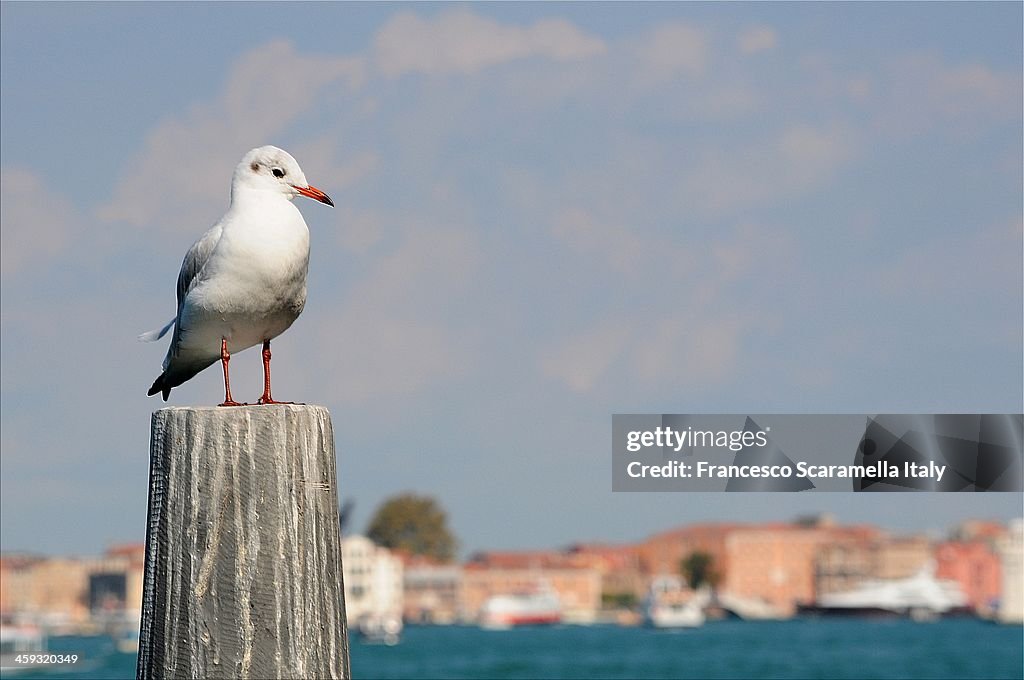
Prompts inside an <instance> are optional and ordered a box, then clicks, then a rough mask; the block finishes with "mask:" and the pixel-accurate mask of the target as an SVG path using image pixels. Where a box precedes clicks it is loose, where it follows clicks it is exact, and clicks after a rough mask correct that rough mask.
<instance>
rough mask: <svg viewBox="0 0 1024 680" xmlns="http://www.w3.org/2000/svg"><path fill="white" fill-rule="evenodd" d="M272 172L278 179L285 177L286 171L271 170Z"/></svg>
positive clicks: (279, 169)
mask: <svg viewBox="0 0 1024 680" xmlns="http://www.w3.org/2000/svg"><path fill="white" fill-rule="evenodd" d="M270 171H271V172H272V173H274V177H277V178H278V179H280V178H282V177H284V170H282V169H281V168H271V169H270Z"/></svg>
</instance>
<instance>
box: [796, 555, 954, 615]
mask: <svg viewBox="0 0 1024 680" xmlns="http://www.w3.org/2000/svg"><path fill="white" fill-rule="evenodd" d="M966 606H967V598H966V597H965V596H964V593H963V591H962V590H961V589H960V586H959V584H957V583H956V582H955V581H945V580H939V579H936V578H935V576H934V567H933V565H927V566H925V567H924V568H923V569H922V570H921V571H919V572H918V573H916V574H914V575H913V576H910V577H907V578H902V579H888V580H880V579H873V580H869V581H865V582H864V584H862V585H861V586H860V587H858V588H855V589H853V590H848V591H845V592H840V593H829V594H827V595H822V596H821V597H820V598H818V604H817V606H816V607H813V608H810V609H812V610H813V611H814V612H816V613H824V614H869V615H870V614H880V615H886V614H888V615H895V616H909V617H911V618H913V619H915V620H918V621H928V620H932V619H934V618H937V617H939V616H942V615H943V614H947V613H949V612H952V611H956V610H961V609H963V608H965V607H966Z"/></svg>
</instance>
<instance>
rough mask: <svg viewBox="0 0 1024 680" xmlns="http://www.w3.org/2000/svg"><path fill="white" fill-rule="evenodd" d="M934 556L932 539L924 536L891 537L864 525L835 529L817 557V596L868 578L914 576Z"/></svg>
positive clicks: (847, 588)
mask: <svg viewBox="0 0 1024 680" xmlns="http://www.w3.org/2000/svg"><path fill="white" fill-rule="evenodd" d="M932 557H933V548H932V545H931V541H929V540H928V539H927V538H926V537H923V536H911V537H892V536H889V535H887V534H884V533H882V532H880V531H877V530H870V529H868V528H865V527H859V528H857V529H855V530H853V529H848V530H846V531H843V532H838V533H837V532H832V535H831V537H830V540H828V541H826V542H825V543H823V544H822V545H821V547H820V548H819V550H818V554H817V555H816V558H815V567H814V569H815V576H814V579H815V587H814V592H815V597H816V598H817V597H821V596H822V595H831V594H833V593H841V592H845V591H849V590H854V589H856V588H858V587H860V586H861V585H863V584H864V582H865V581H868V580H876V579H902V578H907V577H909V576H913V575H914V574H916V573H918V572H919V571H921V570H922V569H925V568H927V567H928V566H929V565H930V563H931V561H932Z"/></svg>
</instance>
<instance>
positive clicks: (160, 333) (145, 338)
mask: <svg viewBox="0 0 1024 680" xmlns="http://www.w3.org/2000/svg"><path fill="white" fill-rule="evenodd" d="M175 321H177V319H171V320H170V321H168V322H167V325H166V326H164V327H163V328H159V329H154V330H151V331H146V332H145V333H143V334H142V335H140V336H139V342H155V341H157V340H159V339H160V338H162V337H164V336H165V335H167V331H169V330H171V327H172V326H174V322H175ZM150 394H155V393H154V392H150Z"/></svg>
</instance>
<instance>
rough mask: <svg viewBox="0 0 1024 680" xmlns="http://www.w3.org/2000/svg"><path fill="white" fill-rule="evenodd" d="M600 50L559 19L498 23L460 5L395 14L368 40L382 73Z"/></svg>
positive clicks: (433, 71) (470, 69)
mask: <svg viewBox="0 0 1024 680" xmlns="http://www.w3.org/2000/svg"><path fill="white" fill-rule="evenodd" d="M605 50H606V47H605V44H604V42H603V41H601V39H600V38H597V37H595V36H592V35H588V34H587V33H585V32H583V31H582V30H580V29H579V28H578V27H576V26H575V25H573V24H571V23H569V22H568V21H565V20H562V19H545V20H542V21H538V22H537V23H535V24H533V25H532V26H529V27H520V26H509V25H503V24H500V23H498V22H496V21H494V20H492V19H488V18H485V17H482V16H479V15H476V14H473V13H472V12H469V11H466V10H456V11H454V12H445V13H443V14H441V15H440V16H438V17H436V18H435V19H433V20H431V19H422V18H420V17H419V16H417V15H416V14H413V13H411V12H403V13H400V14H397V15H396V16H394V17H393V18H392V19H390V20H389V21H388V22H387V24H385V25H384V26H383V27H382V28H381V29H380V31H378V33H377V36H376V38H375V41H374V55H375V61H376V64H377V68H378V69H380V71H381V73H383V74H384V75H387V76H400V75H402V74H405V73H425V74H429V75H437V74H442V73H464V74H470V73H477V72H479V71H481V70H483V69H485V68H488V67H490V66H495V65H497V64H502V63H506V62H509V61H513V60H516V59H526V58H529V57H543V58H547V59H555V60H558V61H570V60H576V59H586V58H588V57H593V56H596V55H599V54H603V53H604V52H605Z"/></svg>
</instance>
